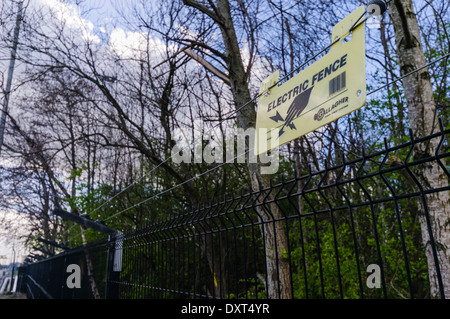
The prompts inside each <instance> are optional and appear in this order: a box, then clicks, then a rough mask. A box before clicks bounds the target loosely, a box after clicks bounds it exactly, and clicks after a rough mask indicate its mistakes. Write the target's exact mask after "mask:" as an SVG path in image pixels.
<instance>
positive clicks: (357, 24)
mask: <svg viewBox="0 0 450 319" xmlns="http://www.w3.org/2000/svg"><path fill="white" fill-rule="evenodd" d="M391 1H392V0H390V1H388V2H387V3H389V2H391ZM366 12H367V11H365V12H364V14H363V15H361V17H360V18H359V19H357V21H356V22H355V23H354V24H353V26H352V27H351V28H350V30H349V32H351V31H353V30H355V29H356V28H358V27H359V26H360V25H362V24H363V23H364V22H365V21H366V20H367V19H368V17H366V18H365V19H364V20H363V21H361V22H359V21H360V20H361V19H362V17H363V16H364V15H365V14H366ZM340 40H342V39H341V38H340V37H338V38H336V39H335V40H334V41H333V42H332V43H331V44H329V45H328V46H327V47H325V48H324V49H322V50H321V51H320V52H318V53H317V54H315V55H314V56H313V57H312V58H310V59H308V60H307V61H306V62H304V63H303V64H302V65H300V66H299V67H297V68H295V69H294V70H293V71H291V72H290V73H288V74H286V75H285V76H284V77H282V78H281V79H279V80H278V81H277V82H276V83H274V84H273V85H271V86H270V87H268V88H267V89H265V90H264V91H263V92H261V93H259V94H257V95H256V96H255V97H253V98H252V99H251V100H249V101H248V102H246V103H245V104H243V105H242V106H240V107H239V108H237V109H235V110H234V111H232V113H231V115H230V116H229V117H227V118H225V119H223V120H222V121H220V122H219V123H217V124H216V125H215V126H213V127H212V128H211V131H212V130H213V129H214V128H215V127H217V126H218V125H220V124H221V123H223V122H224V121H227V120H229V119H230V118H231V117H232V116H233V115H234V114H236V113H238V112H239V111H240V110H242V109H243V108H244V107H246V106H248V105H250V104H251V103H254V102H255V101H256V100H257V99H258V98H259V97H261V96H262V95H264V94H266V93H267V92H269V91H270V90H271V89H272V88H273V87H275V86H277V85H279V84H281V83H282V82H284V81H285V80H286V79H289V78H290V77H291V76H292V75H293V74H295V73H296V72H298V71H299V70H300V69H302V68H303V67H304V66H305V65H307V64H308V63H310V62H311V61H312V60H314V59H316V58H317V57H318V56H319V55H321V54H322V53H324V52H325V51H327V50H328V49H330V48H331V47H332V46H333V45H334V44H336V43H337V42H339V41H340ZM449 57H450V53H447V54H445V55H443V56H442V57H440V58H438V59H436V60H434V61H432V62H430V63H428V64H426V65H424V66H422V67H419V68H417V69H415V70H413V71H411V72H409V73H407V74H405V75H403V76H400V77H398V78H396V79H394V80H392V81H391V82H389V83H386V84H385V85H383V86H381V87H379V88H377V89H375V90H372V91H370V92H368V93H367V96H369V95H371V94H373V93H375V92H377V91H379V90H381V89H383V88H385V87H387V86H389V85H392V84H394V83H395V82H397V81H400V80H402V79H404V78H406V77H408V76H410V75H412V74H414V73H416V72H418V71H420V70H422V69H424V68H426V67H429V66H430V65H433V64H435V63H437V62H439V61H441V60H443V59H445V58H449ZM196 142H197V140H194V141H193V142H192V143H191V144H192V145H195V143H196ZM184 150H185V148H183V149H181V150H179V152H181V151H184ZM250 151H253V149H249V150H247V151H245V152H244V153H241V154H239V155H237V156H236V157H234V158H233V159H231V160H228V161H226V162H224V163H221V164H219V165H216V166H214V167H212V168H210V169H208V170H206V171H205V172H202V173H200V174H197V175H195V176H193V177H191V178H190V179H187V180H186V181H183V182H181V183H179V184H176V185H175V186H173V187H171V188H169V189H166V190H164V191H162V192H159V193H157V194H155V195H153V196H151V197H149V198H147V199H145V200H143V201H141V202H138V203H137V204H134V205H133V206H130V207H128V208H125V209H124V210H121V211H119V212H117V213H115V214H113V215H111V216H109V217H108V218H106V219H104V220H103V221H104V222H106V221H108V220H110V219H112V218H114V217H116V216H118V215H121V214H123V213H125V212H127V211H129V210H131V209H133V208H136V207H138V206H140V205H142V204H144V203H146V202H148V201H150V200H152V199H154V198H156V197H158V196H161V195H163V194H165V193H168V192H170V191H172V190H174V189H176V188H178V187H180V186H182V185H185V184H187V183H189V182H191V181H193V180H195V179H197V178H199V177H201V176H203V175H206V174H209V173H210V172H212V171H214V170H216V169H218V168H220V167H222V166H224V165H226V164H229V163H231V162H233V161H235V160H237V159H238V158H240V157H242V156H245V155H247V154H248V153H249V152H250ZM174 155H175V154H172V155H171V156H170V157H168V158H166V159H165V160H164V161H162V162H161V163H160V164H158V165H157V166H155V167H154V168H153V169H152V170H151V171H149V172H147V173H146V174H145V175H143V176H141V177H140V178H139V179H137V180H136V181H134V182H133V183H131V184H129V185H128V186H127V187H126V188H124V189H123V190H121V191H120V192H119V193H117V194H115V195H114V196H113V197H111V198H109V199H108V200H107V201H105V202H104V203H103V204H101V205H100V206H98V207H96V208H95V209H94V210H93V211H91V212H90V214H92V213H94V212H96V211H97V210H99V209H100V208H102V207H104V206H105V205H106V204H108V203H109V202H111V201H112V200H114V199H115V198H117V197H118V196H119V195H120V194H122V193H123V192H125V191H126V190H128V189H129V188H130V187H132V186H133V185H135V184H136V183H138V182H139V181H141V180H142V179H143V178H145V177H147V176H148V175H149V174H151V173H152V172H154V171H155V170H156V169H158V168H159V167H161V166H162V165H163V164H164V163H166V162H168V161H169V160H170V159H171V158H172V157H173V156H174ZM75 226H76V225H74V226H72V227H71V228H69V229H68V230H66V231H65V232H64V233H67V232H68V231H70V230H71V229H72V228H73V227H75ZM77 235H78V234H77ZM71 238H73V237H71Z"/></svg>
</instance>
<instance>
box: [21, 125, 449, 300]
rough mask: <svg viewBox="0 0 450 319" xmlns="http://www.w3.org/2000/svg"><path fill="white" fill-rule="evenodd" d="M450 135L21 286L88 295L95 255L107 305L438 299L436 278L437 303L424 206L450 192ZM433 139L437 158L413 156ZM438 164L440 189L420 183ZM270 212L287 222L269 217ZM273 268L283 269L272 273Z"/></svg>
mask: <svg viewBox="0 0 450 319" xmlns="http://www.w3.org/2000/svg"><path fill="white" fill-rule="evenodd" d="M449 133H450V131H449V130H444V128H443V126H442V123H441V131H440V132H437V133H435V134H432V135H430V136H427V137H424V138H421V139H415V140H414V139H412V140H410V141H409V142H407V143H404V144H402V145H398V146H393V147H389V146H388V145H387V143H386V145H385V148H384V149H383V150H381V151H379V152H376V153H373V154H371V155H366V154H362V155H361V156H359V157H358V158H354V159H348V158H347V159H345V158H344V159H342V161H341V162H340V163H339V164H337V165H335V166H333V167H328V165H327V164H326V163H325V164H324V166H323V168H322V169H320V170H318V171H313V170H312V169H310V170H309V173H308V174H304V175H303V176H291V177H289V178H288V177H286V176H284V177H283V176H279V177H278V180H277V181H276V182H275V180H274V182H273V183H272V184H271V186H270V187H268V188H265V189H261V190H260V191H257V192H255V191H252V190H251V189H250V190H249V191H248V192H241V193H239V194H232V195H229V196H225V197H223V198H222V199H220V200H217V201H215V202H213V203H210V204H208V205H204V206H202V207H199V208H198V209H196V210H195V211H191V212H185V213H184V214H180V215H177V216H174V217H170V218H168V219H167V220H165V221H163V222H158V223H155V224H153V225H152V226H150V227H145V228H142V229H137V230H131V231H129V232H126V233H123V234H119V235H117V236H116V237H115V238H112V237H111V238H109V240H107V241H103V242H98V243H95V244H92V245H90V246H89V247H80V248H78V249H75V250H72V251H68V252H65V253H62V254H60V255H57V256H54V257H52V258H49V259H47V260H43V261H39V262H36V263H33V264H29V265H27V266H24V267H22V268H21V269H20V278H21V280H20V282H21V289H22V291H24V292H27V293H28V295H29V296H30V297H34V298H92V297H93V296H94V295H93V293H92V282H90V281H89V267H87V264H86V252H89V256H90V258H91V260H92V267H93V273H92V274H91V279H92V278H93V279H94V280H95V283H96V287H97V289H98V291H99V295H100V297H102V298H133V299H134V298H252V299H253V298H255V299H264V298H268V297H270V296H273V295H270V292H269V290H270V289H275V291H276V296H282V292H283V290H287V291H288V297H289V298H431V297H436V296H435V295H431V294H432V293H430V290H432V287H431V286H432V285H433V282H432V280H431V279H430V278H431V276H430V274H433V278H437V281H436V279H433V280H435V283H434V285H435V286H436V288H435V289H437V290H436V291H437V297H440V298H444V297H445V296H444V286H443V285H444V284H443V281H442V278H443V276H442V273H441V270H442V267H441V266H440V264H439V258H437V255H436V254H437V248H436V247H437V245H436V243H435V242H434V238H435V237H434V235H435V234H433V228H432V227H431V226H430V223H429V219H430V212H429V209H428V207H430V206H429V202H430V201H431V200H435V197H436V195H437V194H441V195H445V196H448V193H449V190H450V187H449V186H448V179H449V177H450V173H449V167H448V166H447V165H446V164H445V159H446V158H447V157H449V156H450V152H449V150H448V142H447V140H446V137H447V136H448V135H449ZM434 139H437V140H438V144H439V145H438V147H437V149H436V151H435V152H434V154H432V155H430V156H427V157H415V156H414V155H413V154H414V148H416V147H417V146H418V145H419V144H421V143H428V142H429V141H432V140H434ZM430 166H435V167H436V169H438V170H439V172H440V174H442V176H443V177H444V179H445V180H446V183H445V185H444V186H442V187H438V188H430V187H429V185H424V184H423V182H421V179H420V178H419V177H418V176H417V172H419V171H420V170H421V169H424V167H430ZM274 208H275V209H277V210H278V211H279V212H281V215H278V216H281V217H275V216H274V215H272V214H271V210H273V209H274ZM262 212H265V214H266V216H265V217H263V216H261V214H262ZM270 216H271V217H270ZM424 220H425V221H428V224H426V223H424V222H423V221H424ZM426 225H428V227H425V226H426ZM270 229H271V233H272V234H274V233H275V237H277V236H276V232H282V233H283V237H284V238H285V239H286V242H285V243H284V245H283V246H282V247H283V248H282V249H280V247H281V244H280V247H276V246H277V242H276V241H275V246H274V247H267V246H266V245H267V243H268V241H267V236H268V235H269V234H268V233H267V232H268V231H269V230H270ZM424 234H425V235H426V236H428V237H427V238H428V239H427V240H426V244H424V236H425V235H424ZM427 249H430V250H429V251H430V253H428V254H427ZM433 256H434V259H433V260H434V261H435V263H431V264H430V263H429V260H430V258H433ZM268 259H272V260H275V263H276V267H275V268H274V269H269V267H268V264H269V263H268ZM281 263H282V264H283V267H282V265H281ZM69 264H77V265H79V266H80V269H81V276H82V281H81V288H69V287H68V284H67V279H68V276H69V275H70V273H69V272H67V266H68V265H69ZM430 265H433V267H434V269H430ZM286 271H287V273H286ZM286 276H287V280H286V278H285V279H283V278H284V277H286ZM283 280H284V281H283ZM273 282H275V283H279V284H278V285H275V287H273V285H272V284H271V283H273ZM286 282H287V284H286ZM281 283H282V284H281ZM271 285H272V287H271ZM447 297H449V296H447Z"/></svg>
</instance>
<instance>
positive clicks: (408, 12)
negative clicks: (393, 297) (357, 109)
mask: <svg viewBox="0 0 450 319" xmlns="http://www.w3.org/2000/svg"><path fill="white" fill-rule="evenodd" d="M389 12H390V16H391V20H392V22H393V25H394V31H395V42H396V45H397V54H398V59H399V64H400V71H401V74H402V75H405V74H408V73H409V72H411V71H414V70H415V69H417V68H419V67H422V66H424V65H425V64H426V60H425V56H424V52H423V49H422V44H421V39H420V31H419V25H418V22H417V17H416V14H415V13H414V9H413V5H412V1H411V0H394V1H391V2H390V4H389ZM403 87H404V90H405V95H406V101H407V108H408V116H409V123H410V127H411V129H412V130H413V133H414V137H415V138H418V137H423V136H426V135H429V134H431V133H433V132H436V131H437V130H438V121H437V117H436V104H435V100H434V97H433V88H432V84H431V80H430V74H429V72H428V69H427V68H425V69H422V70H420V71H419V72H416V73H414V74H412V75H410V76H408V77H406V78H404V79H403ZM438 143H439V139H432V140H430V141H429V142H427V143H418V144H417V145H416V146H415V149H414V158H415V159H420V158H425V157H429V156H433V155H434V154H435V152H436V148H437V146H438ZM414 173H415V174H416V176H417V178H418V180H419V181H420V183H421V184H422V186H423V188H424V189H434V188H440V187H444V186H447V185H448V181H447V177H446V175H445V174H444V172H443V171H442V169H441V168H440V167H439V165H438V164H437V163H436V162H428V163H427V164H426V165H424V166H421V167H420V169H416V170H415V171H414ZM426 199H427V200H426V202H424V203H422V207H423V208H426V207H427V208H428V211H429V214H430V224H431V231H432V234H433V237H434V241H435V247H436V251H437V260H438V265H436V263H435V258H434V255H433V251H432V246H431V244H430V243H431V237H430V233H429V231H428V224H427V220H426V216H425V214H423V213H422V214H421V216H420V223H421V229H422V241H423V244H424V246H425V249H426V257H427V263H428V273H429V279H430V290H431V291H430V293H431V297H432V298H436V297H439V296H440V289H439V282H438V274H437V268H436V267H437V266H439V267H440V272H441V275H442V283H443V291H444V293H445V297H446V298H450V205H449V204H450V203H449V194H448V191H444V192H439V193H432V194H430V195H427V197H426Z"/></svg>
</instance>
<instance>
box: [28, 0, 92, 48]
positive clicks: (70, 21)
mask: <svg viewBox="0 0 450 319" xmlns="http://www.w3.org/2000/svg"><path fill="white" fill-rule="evenodd" d="M31 3H33V1H32V2H31ZM34 5H36V7H37V8H39V9H40V10H43V11H44V12H45V13H46V18H47V19H56V21H57V22H62V23H63V24H64V25H65V27H66V28H68V31H71V32H76V33H77V34H79V35H80V36H81V38H82V39H83V40H85V41H89V42H91V43H99V42H100V39H99V37H98V36H96V35H95V34H94V33H93V30H94V24H93V23H92V22H90V21H88V20H86V19H84V18H82V17H81V12H80V9H79V8H78V7H77V6H76V5H73V4H69V3H65V2H62V1H60V0H36V2H35V3H34Z"/></svg>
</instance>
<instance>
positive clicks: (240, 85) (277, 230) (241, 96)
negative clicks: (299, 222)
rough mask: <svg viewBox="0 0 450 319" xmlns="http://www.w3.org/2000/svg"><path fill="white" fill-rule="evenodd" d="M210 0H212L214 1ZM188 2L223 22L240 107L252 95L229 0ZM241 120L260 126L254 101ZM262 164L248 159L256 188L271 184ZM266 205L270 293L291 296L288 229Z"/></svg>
mask: <svg viewBox="0 0 450 319" xmlns="http://www.w3.org/2000/svg"><path fill="white" fill-rule="evenodd" d="M209 3H210V4H211V3H212V2H209ZM184 4H186V5H188V6H191V7H194V8H196V9H198V10H200V11H201V12H203V13H204V14H206V15H208V16H209V17H210V18H212V19H213V20H214V21H215V22H216V23H217V24H218V25H219V27H220V30H221V33H222V39H223V43H224V46H225V62H226V64H227V69H228V77H229V79H230V87H231V92H232V94H233V100H234V104H235V107H236V109H237V108H240V107H241V106H243V105H244V104H246V103H248V102H249V101H250V100H251V99H252V98H251V96H250V91H249V88H248V77H247V73H246V71H245V67H244V64H243V62H242V56H241V52H240V48H239V43H238V40H237V36H236V31H235V29H234V23H233V19H232V16H231V10H230V5H229V2H228V0H217V1H216V7H214V8H213V10H210V9H209V8H208V7H206V6H204V5H202V4H200V3H199V2H197V1H194V0H184ZM237 121H238V125H239V126H240V127H241V128H242V129H244V130H246V129H248V128H254V127H256V126H255V124H256V111H255V105H254V103H250V104H248V105H247V106H246V107H244V108H242V109H241V110H239V112H237ZM247 146H248V145H247ZM250 151H253V150H250ZM238 155H239V154H238ZM260 168H261V165H260V163H259V162H258V163H250V162H249V163H248V170H249V174H250V177H251V180H252V187H253V190H254V191H255V192H259V191H260V190H261V189H264V188H266V187H269V186H270V178H269V176H268V175H261V172H260ZM260 187H261V188H260ZM273 196H274V195H273V192H271V193H270V196H269V197H268V198H267V200H270V199H271V198H273ZM261 197H262V196H261ZM263 206H264V208H265V209H267V210H268V212H265V209H263V208H262V207H263ZM263 206H258V207H257V209H258V214H259V219H260V222H261V223H262V226H261V232H262V233H263V236H264V244H265V250H266V268H267V297H268V298H291V297H292V287H291V284H290V269H289V263H288V262H287V260H286V259H285V258H283V252H286V251H287V250H288V245H287V238H286V233H285V230H284V227H283V226H282V225H283V224H282V223H280V222H277V223H276V224H275V225H274V223H273V222H272V220H273V219H279V218H283V215H282V213H281V212H280V209H279V208H278V206H277V205H276V204H273V203H271V204H264V205H263Z"/></svg>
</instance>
